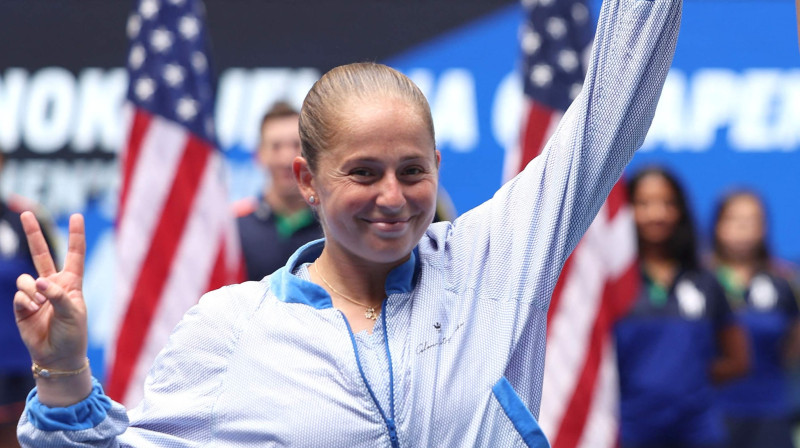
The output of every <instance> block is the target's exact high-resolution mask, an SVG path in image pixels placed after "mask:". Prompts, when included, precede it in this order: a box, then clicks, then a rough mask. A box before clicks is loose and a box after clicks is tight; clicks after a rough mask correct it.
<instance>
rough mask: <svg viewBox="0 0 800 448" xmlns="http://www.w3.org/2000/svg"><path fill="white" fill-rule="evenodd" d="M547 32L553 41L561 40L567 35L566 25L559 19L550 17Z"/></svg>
mask: <svg viewBox="0 0 800 448" xmlns="http://www.w3.org/2000/svg"><path fill="white" fill-rule="evenodd" d="M547 32H548V33H549V34H550V37H552V38H553V39H561V38H562V37H564V35H565V34H567V24H566V23H565V22H564V19H562V18H560V17H551V18H550V19H549V20H548V21H547Z"/></svg>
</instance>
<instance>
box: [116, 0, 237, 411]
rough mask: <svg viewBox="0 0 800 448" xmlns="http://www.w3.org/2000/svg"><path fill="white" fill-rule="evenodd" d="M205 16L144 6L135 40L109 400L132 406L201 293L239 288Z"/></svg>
mask: <svg viewBox="0 0 800 448" xmlns="http://www.w3.org/2000/svg"><path fill="white" fill-rule="evenodd" d="M204 19H205V11H204V8H203V5H202V3H200V2H199V1H194V0H141V1H139V2H138V4H137V5H136V8H135V9H134V11H133V12H132V13H131V15H130V17H129V19H128V23H127V33H128V36H129V38H130V41H131V42H130V50H129V53H128V76H129V81H130V85H129V87H128V93H127V101H126V105H125V108H126V116H127V119H128V123H129V128H128V129H129V133H128V138H127V140H126V146H125V148H124V151H123V153H122V157H121V160H120V167H121V171H122V176H121V177H122V184H121V187H120V200H119V210H118V214H117V229H116V231H117V233H116V242H117V252H118V254H117V255H118V256H117V260H118V266H117V282H116V285H117V290H116V291H115V296H116V297H115V302H114V309H115V313H114V316H115V319H117V321H116V322H114V325H112V326H111V328H113V329H114V330H113V331H114V332H115V333H116V334H114V335H112V337H111V339H110V342H109V346H108V347H107V350H106V353H107V365H108V366H109V374H108V377H107V379H106V390H107V392H108V394H109V395H110V396H111V397H113V398H114V399H116V400H119V401H121V402H123V403H124V404H125V405H127V406H131V405H135V404H137V403H138V402H139V401H140V399H141V397H142V389H143V385H144V378H145V376H146V375H147V372H148V370H149V368H150V366H151V365H152V363H153V360H154V359H155V356H156V354H157V353H158V352H159V351H160V350H161V348H162V347H163V346H164V344H165V342H166V340H167V338H168V336H169V334H170V332H171V331H172V329H173V327H174V326H175V325H176V324H177V323H178V321H179V320H180V318H181V317H182V316H183V313H184V312H185V311H186V310H187V309H188V308H189V307H191V306H192V305H194V304H195V303H197V300H198V298H199V297H200V296H201V295H202V294H203V293H204V292H206V291H209V290H211V289H214V288H217V287H220V286H223V285H225V284H229V283H234V282H237V281H239V280H240V279H241V278H242V273H243V271H242V261H241V254H240V247H239V240H238V236H237V233H236V226H235V221H234V217H233V216H232V214H231V213H230V211H229V207H228V204H227V193H226V186H225V181H224V180H225V178H224V176H223V172H224V171H223V168H224V166H223V157H222V154H221V153H220V151H218V150H217V149H216V145H215V137H214V122H213V116H214V115H213V113H214V87H213V86H214V84H213V75H212V72H211V67H210V63H209V58H208V53H207V49H208V37H207V34H206V30H205V25H204V22H205V20H204Z"/></svg>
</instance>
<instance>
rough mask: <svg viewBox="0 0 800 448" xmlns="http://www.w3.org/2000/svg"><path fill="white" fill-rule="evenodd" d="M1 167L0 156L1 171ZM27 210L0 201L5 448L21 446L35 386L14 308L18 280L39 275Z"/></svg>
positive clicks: (1, 443) (0, 424) (0, 411)
mask: <svg viewBox="0 0 800 448" xmlns="http://www.w3.org/2000/svg"><path fill="white" fill-rule="evenodd" d="M2 165H3V158H2V153H1V152H0V171H1V170H2ZM25 210H34V207H32V204H31V203H29V202H27V201H25V200H23V199H22V198H19V197H13V196H12V197H10V198H9V199H7V200H0V297H2V299H0V301H1V302H2V305H1V306H0V341H2V343H1V344H0V447H3V448H6V447H17V446H19V444H18V443H17V422H18V421H19V417H20V414H21V413H22V409H23V408H24V407H25V398H26V397H27V395H28V392H29V391H30V390H31V389H32V388H33V386H34V385H35V383H34V380H33V376H32V375H31V358H30V355H28V350H27V349H26V348H25V345H24V344H23V343H22V339H21V338H20V336H19V331H18V330H17V325H16V322H15V320H14V307H13V305H12V302H13V300H14V294H15V293H16V292H17V277H18V276H20V275H21V274H24V273H28V274H31V275H34V276H36V275H37V274H36V269H35V268H34V266H33V260H32V259H31V254H30V250H29V249H28V242H27V241H26V239H25V232H24V231H23V230H22V223H21V222H20V220H19V215H20V213H21V212H23V211H25ZM37 215H38V217H39V218H40V219H41V222H42V223H47V222H48V220H47V219H43V218H44V217H43V216H42V215H41V213H37ZM44 229H45V231H46V228H44ZM50 247H53V246H52V244H51V245H50Z"/></svg>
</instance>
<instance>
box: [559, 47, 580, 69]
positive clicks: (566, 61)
mask: <svg viewBox="0 0 800 448" xmlns="http://www.w3.org/2000/svg"><path fill="white" fill-rule="evenodd" d="M558 65H560V66H561V68H563V69H564V70H565V71H568V72H571V71H573V70H575V69H576V68H578V66H579V65H580V61H579V60H578V55H577V54H575V51H574V50H561V52H560V53H558Z"/></svg>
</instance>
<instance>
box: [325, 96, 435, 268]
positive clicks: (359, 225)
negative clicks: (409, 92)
mask: <svg viewBox="0 0 800 448" xmlns="http://www.w3.org/2000/svg"><path fill="white" fill-rule="evenodd" d="M340 112H341V113H340V115H339V116H340V117H343V118H342V119H341V120H340V123H341V124H340V125H339V129H338V132H337V135H336V138H335V141H334V142H333V144H332V146H331V147H330V148H328V149H327V150H323V151H321V152H320V153H319V159H318V164H317V170H316V173H314V174H313V180H312V185H313V188H314V191H315V193H316V195H317V197H318V198H319V202H318V208H317V209H318V212H319V215H320V218H321V220H322V223H323V226H324V229H325V235H326V237H327V242H326V250H332V251H337V252H339V254H342V255H348V256H354V257H355V258H356V259H360V260H362V261H366V262H370V263H390V264H391V263H396V262H399V261H402V260H405V259H406V257H407V256H408V255H409V253H410V252H411V250H412V249H413V248H414V247H415V246H416V245H417V243H418V242H419V240H420V238H421V237H422V235H423V233H424V232H425V230H426V229H427V228H428V225H430V223H431V221H432V220H433V214H434V211H435V208H436V193H437V187H438V167H439V158H440V155H439V152H438V151H435V149H434V147H435V146H434V141H433V138H432V136H431V135H430V132H429V130H428V128H427V126H426V125H425V122H424V121H423V119H422V118H420V116H419V114H418V112H417V110H416V109H415V108H414V107H413V106H411V105H409V104H408V103H407V102H404V101H402V100H398V99H394V98H378V99H372V100H368V101H355V100H354V101H351V102H349V103H348V104H346V105H343V106H341V109H340Z"/></svg>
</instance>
